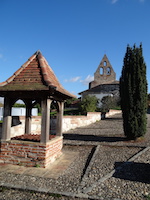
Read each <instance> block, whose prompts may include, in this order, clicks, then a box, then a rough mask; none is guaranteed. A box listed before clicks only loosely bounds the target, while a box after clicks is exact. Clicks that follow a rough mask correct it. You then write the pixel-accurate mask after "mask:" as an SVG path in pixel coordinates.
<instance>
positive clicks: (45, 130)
mask: <svg viewBox="0 0 150 200" xmlns="http://www.w3.org/2000/svg"><path fill="white" fill-rule="evenodd" d="M51 102H52V100H50V99H43V100H42V101H41V107H42V120H41V141H40V142H41V143H47V142H48V141H49V131H50V105H51Z"/></svg>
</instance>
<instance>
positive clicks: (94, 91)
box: [79, 55, 119, 106]
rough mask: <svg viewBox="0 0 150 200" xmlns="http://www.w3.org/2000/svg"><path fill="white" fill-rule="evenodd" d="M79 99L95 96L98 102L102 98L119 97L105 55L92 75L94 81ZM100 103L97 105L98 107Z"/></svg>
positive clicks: (112, 73)
mask: <svg viewBox="0 0 150 200" xmlns="http://www.w3.org/2000/svg"><path fill="white" fill-rule="evenodd" d="M79 94H80V95H81V99H83V98H84V97H85V96H86V95H92V96H96V97H97V98H98V99H99V102H100V101H101V99H102V98H103V97H104V96H116V95H117V96H118V95H119V81H116V73H115V72H114V70H113V67H112V66H111V64H110V62H109V60H108V58H107V56H106V55H104V57H103V58H102V60H101V62H100V64H99V66H98V68H97V70H96V71H95V73H94V80H93V81H92V82H90V83H89V89H88V90H85V91H83V92H80V93H79ZM100 105H101V103H99V106H100Z"/></svg>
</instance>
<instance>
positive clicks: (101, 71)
mask: <svg viewBox="0 0 150 200" xmlns="http://www.w3.org/2000/svg"><path fill="white" fill-rule="evenodd" d="M103 74H104V69H103V67H100V75H103Z"/></svg>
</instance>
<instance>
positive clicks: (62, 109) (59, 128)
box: [56, 102, 64, 136]
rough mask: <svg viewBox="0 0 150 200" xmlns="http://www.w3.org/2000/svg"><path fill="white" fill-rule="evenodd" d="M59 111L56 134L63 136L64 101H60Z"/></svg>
mask: <svg viewBox="0 0 150 200" xmlns="http://www.w3.org/2000/svg"><path fill="white" fill-rule="evenodd" d="M58 106H59V111H58V114H57V122H56V123H57V124H56V135H57V136H62V120H63V112H64V102H58Z"/></svg>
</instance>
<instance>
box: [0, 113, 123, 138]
mask: <svg viewBox="0 0 150 200" xmlns="http://www.w3.org/2000/svg"><path fill="white" fill-rule="evenodd" d="M117 113H121V110H110V111H109V113H106V117H109V116H112V115H114V114H117ZM53 120H54V119H53ZM53 120H51V122H54V121H53ZM99 120H101V113H100V112H88V113H87V115H86V116H75V115H73V116H70V115H69V116H63V132H66V131H69V130H70V129H74V128H77V127H81V126H86V125H89V124H91V123H94V122H96V121H99ZM13 124H14V125H13V126H12V127H11V137H15V136H18V135H22V134H24V129H25V117H23V116H20V117H19V118H17V117H15V118H13ZM51 127H52V125H51ZM40 132H41V116H33V117H32V123H31V133H32V134H40ZM52 132H55V131H54V130H52ZM0 135H1V127H0Z"/></svg>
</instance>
